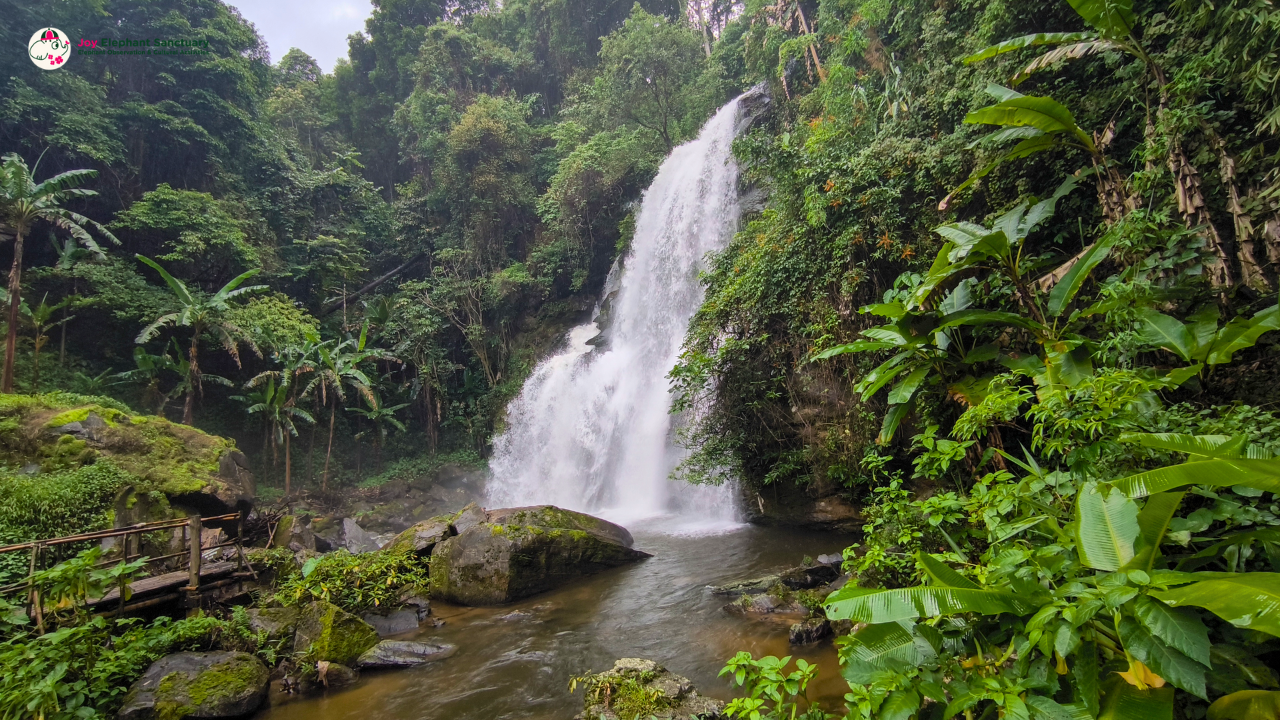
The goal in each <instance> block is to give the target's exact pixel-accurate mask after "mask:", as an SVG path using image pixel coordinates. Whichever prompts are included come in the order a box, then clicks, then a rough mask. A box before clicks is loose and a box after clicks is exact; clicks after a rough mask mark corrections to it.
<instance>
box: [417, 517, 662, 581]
mask: <svg viewBox="0 0 1280 720" xmlns="http://www.w3.org/2000/svg"><path fill="white" fill-rule="evenodd" d="M489 519H490V521H489V522H483V523H478V524H476V525H473V526H471V527H470V528H468V529H466V530H464V531H462V532H461V533H460V534H458V535H457V536H455V537H451V538H448V539H445V540H444V541H442V542H439V543H437V544H436V546H435V549H434V550H433V551H432V553H431V594H432V596H434V597H439V598H442V599H445V600H448V601H450V602H455V603H459V604H462V605H497V604H501V603H505V602H511V601H513V600H519V599H520V598H524V597H529V596H530V595H535V594H537V593H540V592H544V591H547V590H550V589H552V588H554V587H557V586H559V585H562V584H564V583H566V582H568V581H571V580H573V579H575V578H578V577H582V576H584V575H588V574H591V573H594V572H598V571H600V570H604V569H606V568H611V567H617V566H619V565H623V564H625V563H628V562H633V561H635V560H640V559H642V558H646V557H649V555H648V553H644V552H640V551H639V550H634V549H632V548H631V547H629V545H630V540H631V535H630V533H627V532H626V530H625V529H623V528H620V527H618V526H616V525H613V524H612V523H607V522H606V521H604V520H600V519H599V518H593V517H591V516H590V515H583V514H582V513H576V512H572V511H568V510H562V509H560V508H554V507H550V506H543V507H540V508H516V509H514V510H509V511H508V510H497V511H493V512H491V513H489ZM495 519H498V520H503V521H504V522H502V523H499V522H495V521H494V520H495ZM619 531H621V532H619ZM624 533H625V537H624V536H623V534H624ZM621 539H625V540H626V541H627V543H626V544H623V543H622V542H620V541H619V540H621Z"/></svg>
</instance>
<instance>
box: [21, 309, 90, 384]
mask: <svg viewBox="0 0 1280 720" xmlns="http://www.w3.org/2000/svg"><path fill="white" fill-rule="evenodd" d="M76 300H79V298H78V297H76V296H75V295H68V296H66V297H64V298H62V299H61V300H59V301H58V302H56V303H53V304H49V294H48V293H45V295H44V297H42V298H40V304H39V305H37V306H35V307H34V308H32V309H31V311H30V312H29V313H27V314H26V321H27V324H28V325H30V326H31V332H32V335H33V337H32V347H31V350H32V354H31V389H32V390H34V391H35V392H40V351H41V350H42V349H43V348H44V346H45V344H46V343H48V342H49V335H48V334H47V333H48V331H49V330H50V329H51V328H55V327H58V326H60V325H61V326H64V327H65V326H66V324H67V323H68V322H70V321H71V320H72V319H74V318H75V315H63V316H62V318H61V319H59V320H54V319H53V316H54V313H56V312H58V311H59V310H61V309H63V308H65V307H67V306H69V305H72V304H73V303H75V301H76ZM64 337H65V335H64Z"/></svg>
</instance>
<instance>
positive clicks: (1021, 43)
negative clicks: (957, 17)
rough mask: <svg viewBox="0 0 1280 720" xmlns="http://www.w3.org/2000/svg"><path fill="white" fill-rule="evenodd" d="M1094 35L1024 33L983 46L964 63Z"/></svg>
mask: <svg viewBox="0 0 1280 720" xmlns="http://www.w3.org/2000/svg"><path fill="white" fill-rule="evenodd" d="M1093 37H1096V36H1095V35H1094V34H1093V33H1091V32H1071V33H1065V32H1057V33H1036V34H1035V35H1023V36H1022V37H1016V38H1013V39H1012V40H1005V41H1004V42H1002V43H997V44H995V45H992V46H990V47H986V48H983V49H982V50H979V51H978V52H976V53H974V54H972V55H970V56H968V57H966V58H965V59H964V64H965V65H971V64H973V63H976V62H981V61H983V60H986V59H988V58H993V57H995V56H997V55H1003V54H1005V53H1008V52H1013V51H1014V50H1021V49H1022V48H1029V47H1040V46H1042V45H1062V44H1064V43H1075V42H1080V41H1082V40H1088V39H1090V38H1093Z"/></svg>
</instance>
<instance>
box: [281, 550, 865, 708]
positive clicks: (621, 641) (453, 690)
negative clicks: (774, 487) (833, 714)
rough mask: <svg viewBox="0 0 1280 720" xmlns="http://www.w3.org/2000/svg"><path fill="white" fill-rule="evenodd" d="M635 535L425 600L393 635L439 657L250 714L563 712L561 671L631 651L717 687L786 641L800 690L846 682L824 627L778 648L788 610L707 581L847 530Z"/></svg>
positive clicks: (710, 689) (763, 568)
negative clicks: (573, 573) (422, 642)
mask: <svg viewBox="0 0 1280 720" xmlns="http://www.w3.org/2000/svg"><path fill="white" fill-rule="evenodd" d="M634 534H635V538H636V547H637V548H640V549H642V550H645V551H647V552H650V553H653V557H652V558H650V559H648V560H645V561H643V562H641V563H637V564H635V565H632V566H628V567H622V568H617V569H615V570H611V571H608V572H605V573H601V574H599V575H595V576H592V577H590V578H587V579H585V580H582V581H580V582H577V583H574V584H572V585H570V586H568V587H565V588H562V589H560V590H557V591H553V592H550V593H545V594H542V595H538V596H535V597H532V598H529V599H527V600H524V601H522V602H518V603H513V604H511V605H504V606H501V607H490V608H464V607H456V606H449V605H445V604H443V603H436V602H433V603H432V614H433V615H436V616H437V617H439V618H441V619H443V620H444V621H445V624H444V625H443V626H441V627H439V628H434V629H423V630H421V631H419V632H418V633H416V634H413V635H408V636H405V637H404V638H402V639H413V638H424V639H433V640H443V641H445V642H449V643H453V644H454V645H457V646H458V652H457V654H455V655H454V656H453V657H450V658H447V659H445V660H442V661H440V662H437V663H433V664H430V665H427V666H424V667H421V668H415V669H409V670H395V671H385V672H376V673H375V672H366V673H365V674H364V675H363V677H362V678H361V680H360V682H359V684H358V685H356V686H354V687H351V688H346V689H343V690H340V691H334V692H329V693H325V694H324V695H315V696H307V697H301V698H299V697H296V696H286V695H282V694H280V693H279V692H277V691H276V690H275V689H274V684H273V691H272V698H271V706H270V708H269V709H267V710H265V711H263V712H261V713H259V714H258V715H257V716H256V718H257V720H374V719H375V718H376V719H377V720H499V719H502V718H506V719H510V720H569V718H572V717H573V716H574V715H575V714H576V713H578V712H580V711H581V710H582V694H581V690H579V691H578V693H576V694H570V692H569V679H570V678H571V677H572V676H574V675H578V674H581V673H584V672H598V671H601V670H606V669H608V668H610V667H612V665H613V662H614V660H617V659H618V658H622V657H643V658H648V659H651V660H656V661H657V662H659V663H661V664H663V665H665V666H667V668H668V669H670V670H671V671H672V672H675V673H677V674H680V675H684V676H686V677H688V678H689V679H691V680H692V681H693V683H694V685H695V686H696V687H697V688H698V691H699V692H701V693H702V694H704V695H709V696H711V697H716V698H720V699H722V700H727V699H729V698H730V697H731V693H730V688H729V684H728V682H727V681H726V680H725V679H722V678H719V677H717V674H718V673H719V671H720V668H722V667H723V666H724V663H725V660H727V659H728V658H730V657H732V656H733V654H734V653H735V652H737V651H739V650H749V651H751V652H752V653H754V654H755V655H756V656H757V657H758V656H760V655H777V656H783V655H793V656H796V657H804V658H805V659H807V660H809V661H810V662H814V663H817V664H818V665H819V667H820V669H821V673H820V680H819V682H818V683H817V684H816V686H813V687H812V690H813V692H811V697H816V698H821V699H822V700H823V703H824V705H826V706H827V707H828V709H833V708H837V707H840V699H841V697H842V696H843V693H844V692H845V691H846V690H847V689H848V686H847V685H845V683H844V681H843V680H841V679H840V674H839V665H838V663H837V661H836V653H835V648H834V646H833V645H832V643H831V641H830V640H826V641H823V642H821V643H817V644H815V645H810V646H807V647H804V648H792V647H790V645H789V643H788V641H787V628H788V626H789V623H791V622H794V618H789V617H788V618H782V617H777V618H776V621H775V618H771V617H769V616H765V619H760V620H756V619H749V618H745V617H741V616H736V615H730V614H729V613H727V612H725V611H724V610H723V609H722V607H723V606H724V605H725V604H726V603H727V602H728V601H729V600H730V599H729V598H725V597H720V596H714V595H712V594H711V592H710V591H709V590H708V589H707V586H708V585H719V584H725V583H728V582H732V581H735V580H740V579H744V578H749V577H754V576H757V575H763V574H766V573H767V572H768V571H770V570H776V569H780V568H782V567H786V566H791V565H796V564H798V563H799V562H800V560H802V559H803V557H804V556H805V555H809V556H811V557H816V556H818V555H819V554H821V553H838V552H840V550H841V549H842V548H843V547H844V546H845V545H846V544H848V542H849V540H848V539H847V538H842V537H840V536H838V535H833V534H831V533H812V532H803V531H797V530H785V529H779V528H760V527H753V526H739V527H737V528H734V529H730V530H727V531H722V532H718V533H716V534H707V535H675V534H667V533H658V532H652V531H651V532H646V531H645V530H644V528H642V527H641V528H636V529H634Z"/></svg>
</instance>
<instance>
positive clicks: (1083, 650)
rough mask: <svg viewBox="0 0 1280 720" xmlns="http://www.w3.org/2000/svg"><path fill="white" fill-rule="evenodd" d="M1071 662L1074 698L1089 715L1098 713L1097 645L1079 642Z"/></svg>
mask: <svg viewBox="0 0 1280 720" xmlns="http://www.w3.org/2000/svg"><path fill="white" fill-rule="evenodd" d="M1073 659H1074V662H1072V663H1071V677H1072V678H1073V679H1074V680H1075V681H1076V682H1075V700H1076V702H1077V703H1079V704H1081V705H1083V706H1084V707H1085V709H1086V710H1088V711H1089V713H1090V715H1097V714H1098V703H1099V697H1100V690H1099V687H1098V675H1099V673H1098V646H1097V645H1095V644H1094V643H1092V642H1085V643H1081V644H1080V649H1079V650H1076V654H1075V657H1074V658H1073Z"/></svg>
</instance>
